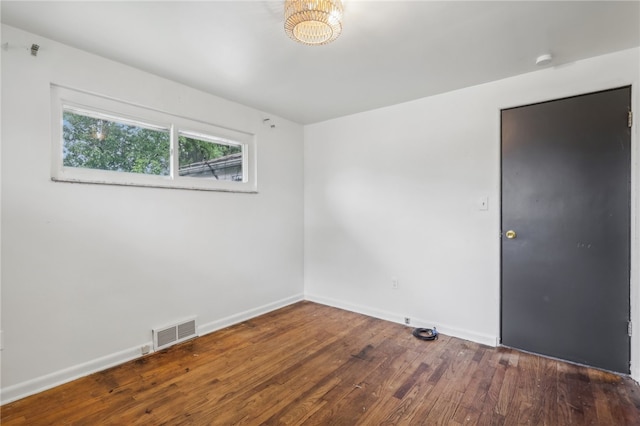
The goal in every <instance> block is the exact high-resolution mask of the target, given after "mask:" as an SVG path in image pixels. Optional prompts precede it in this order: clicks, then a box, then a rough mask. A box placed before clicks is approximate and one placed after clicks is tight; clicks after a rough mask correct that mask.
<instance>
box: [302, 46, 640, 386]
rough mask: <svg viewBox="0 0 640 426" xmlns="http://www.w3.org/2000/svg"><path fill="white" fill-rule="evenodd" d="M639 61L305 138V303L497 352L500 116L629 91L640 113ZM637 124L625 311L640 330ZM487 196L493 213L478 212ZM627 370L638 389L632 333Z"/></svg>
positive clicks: (393, 113)
mask: <svg viewBox="0 0 640 426" xmlns="http://www.w3.org/2000/svg"><path fill="white" fill-rule="evenodd" d="M639 56H640V55H639V50H638V49H632V50H627V51H623V52H618V53H615V54H611V55H607V56H601V57H597V58H592V59H589V60H585V61H580V62H577V63H572V64H567V65H563V66H560V67H556V68H549V69H545V70H540V71H537V72H533V73H529V74H525V75H520V76H517V77H513V78H509V79H505V80H500V81H496V82H492V83H488V84H483V85H480V86H475V87H470V88H466V89H463V90H458V91H454V92H449V93H445V94H442V95H438V96H433V97H429V98H424V99H420V100H417V101H414V102H409V103H404V104H401V105H396V106H391V107H387V108H382V109H379V110H375V111H370V112H365V113H361V114H356V115H352V116H348V117H343V118H338V119H335V120H331V121H327V122H323V123H318V124H314V125H310V126H306V127H305V152H304V157H305V296H306V297H307V298H308V299H310V300H315V301H319V302H323V303H327V304H330V305H334V306H339V307H343V308H347V309H352V310H355V311H359V312H363V313H367V314H370V315H374V316H378V317H381V318H386V319H390V320H394V321H402V320H403V318H404V317H410V318H411V319H412V323H413V324H415V325H417V326H426V325H428V326H432V325H436V326H437V327H439V329H440V331H442V332H444V333H447V334H451V335H454V336H459V337H463V338H467V339H471V340H475V341H478V342H482V343H486V344H496V339H497V338H498V337H499V318H500V298H499V291H500V238H499V232H500V205H499V200H500V192H499V191H500V109H502V108H508V107H513V106H518V105H524V104H529V103H534V102H539V101H544V100H550V99H556V98H561V97H566V96H571V95H577V94H582V93H587V92H591V91H596V90H602V89H609V88H615V87H620V86H624V85H628V84H633V85H634V86H633V104H634V107H635V108H634V109H635V110H636V111H640V108H639V107H638V106H639V104H638V99H639V96H638V94H639V91H638V83H639V81H638V80H639V73H640V67H639ZM425 78H428V74H427V75H425ZM637 116H640V114H639V113H636V117H637ZM637 121H638V120H636V124H634V128H633V137H632V145H633V154H632V155H633V159H632V161H633V166H632V173H633V186H632V191H633V194H632V203H633V207H632V217H633V224H632V233H633V236H632V240H633V247H632V259H633V262H632V263H633V264H632V286H631V297H632V300H631V304H632V317H633V319H634V321H635V323H636V324H640V315H639V309H638V308H639V307H640V291H639V287H640V285H639V274H638V267H639V266H640V265H639V260H638V258H639V256H638V255H639V253H640V250H639V244H638V240H639V238H638V235H639V231H638V230H639V228H640V226H639V221H638V212H639V211H640V208H639V205H638V204H639V199H640V197H639V196H638V190H639V188H640V183H639V178H638V175H639V174H638V158H639V149H638V145H639V140H640V139H639V138H638V123H637ZM483 196H488V197H489V210H488V211H481V210H479V209H478V202H479V200H480V199H481V197H483ZM392 277H397V279H398V282H399V287H398V289H396V290H394V289H392V288H391V279H392ZM638 328H639V327H636V330H637V329H638ZM632 368H633V376H634V377H635V378H636V380H638V379H640V332H638V331H636V334H635V336H634V337H633V342H632Z"/></svg>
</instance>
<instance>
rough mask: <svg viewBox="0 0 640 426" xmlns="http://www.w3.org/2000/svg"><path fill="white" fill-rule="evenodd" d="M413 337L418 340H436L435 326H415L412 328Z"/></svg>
mask: <svg viewBox="0 0 640 426" xmlns="http://www.w3.org/2000/svg"><path fill="white" fill-rule="evenodd" d="M413 335H414V337H417V338H418V339H420V340H437V339H438V330H436V328H435V327H433V328H415V329H414V330H413Z"/></svg>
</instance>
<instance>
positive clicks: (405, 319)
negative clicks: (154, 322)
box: [404, 317, 411, 325]
mask: <svg viewBox="0 0 640 426" xmlns="http://www.w3.org/2000/svg"><path fill="white" fill-rule="evenodd" d="M404 323H405V324H407V325H409V324H411V318H409V317H404Z"/></svg>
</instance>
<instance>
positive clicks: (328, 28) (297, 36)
mask: <svg viewBox="0 0 640 426" xmlns="http://www.w3.org/2000/svg"><path fill="white" fill-rule="evenodd" d="M284 30H285V32H286V33H287V35H288V36H289V37H291V38H292V39H293V40H295V41H297V42H300V43H303V44H308V45H311V46H315V45H321V44H327V43H330V42H332V41H333V40H335V39H337V38H338V36H339V35H340V33H341V32H342V1H341V0H286V1H285V4H284Z"/></svg>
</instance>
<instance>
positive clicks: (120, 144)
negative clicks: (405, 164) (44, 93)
mask: <svg viewBox="0 0 640 426" xmlns="http://www.w3.org/2000/svg"><path fill="white" fill-rule="evenodd" d="M142 126H143V125H142V124H141V125H140V126H136V125H134V124H124V123H119V122H117V121H111V120H105V119H101V118H94V117H89V116H86V115H81V114H77V113H74V112H70V111H64V112H63V118H62V127H63V129H62V130H63V131H62V133H63V151H62V158H63V160H62V164H63V165H64V166H65V167H80V168H85V169H99V170H111V171H116V172H129V173H143V174H149V175H160V176H168V175H169V165H170V160H169V141H170V133H169V130H168V129H167V130H152V129H148V128H145V127H142Z"/></svg>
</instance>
